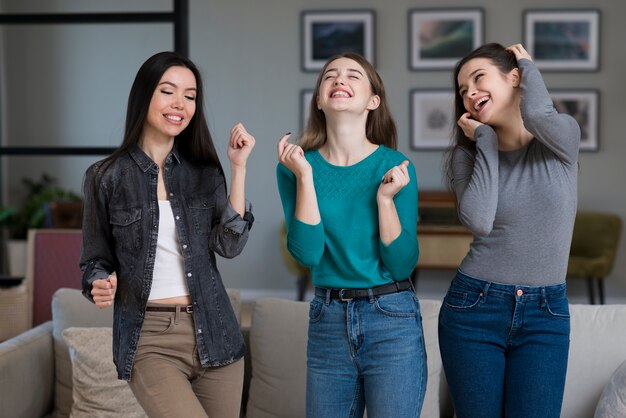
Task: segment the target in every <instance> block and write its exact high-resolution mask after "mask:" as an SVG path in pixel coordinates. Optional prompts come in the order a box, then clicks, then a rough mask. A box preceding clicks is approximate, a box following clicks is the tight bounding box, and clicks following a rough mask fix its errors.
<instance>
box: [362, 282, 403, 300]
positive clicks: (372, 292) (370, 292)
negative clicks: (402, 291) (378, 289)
mask: <svg viewBox="0 0 626 418" xmlns="http://www.w3.org/2000/svg"><path fill="white" fill-rule="evenodd" d="M397 288H398V284H397V283H396V289H397ZM367 297H368V298H369V300H370V303H374V291H373V290H372V289H371V288H370V289H367Z"/></svg>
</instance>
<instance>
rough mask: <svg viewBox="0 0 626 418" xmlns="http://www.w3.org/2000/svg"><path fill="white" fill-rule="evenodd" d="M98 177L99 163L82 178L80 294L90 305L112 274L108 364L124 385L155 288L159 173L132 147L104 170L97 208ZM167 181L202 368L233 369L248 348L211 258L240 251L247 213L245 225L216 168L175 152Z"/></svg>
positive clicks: (249, 221) (247, 218) (166, 173)
mask: <svg viewBox="0 0 626 418" xmlns="http://www.w3.org/2000/svg"><path fill="white" fill-rule="evenodd" d="M99 169H100V162H98V163H95V164H94V165H92V166H91V167H89V168H88V169H87V172H86V175H85V186H84V199H85V208H84V218H83V246H82V254H81V259H80V268H81V270H82V271H83V278H82V284H83V294H84V295H85V297H87V298H88V299H89V300H91V301H92V302H93V298H92V297H91V288H92V283H93V281H94V280H96V279H100V278H105V277H107V276H108V275H109V274H110V273H111V272H113V271H115V272H116V274H117V277H118V281H117V283H118V284H117V292H116V294H115V304H114V308H113V309H114V312H113V317H114V322H113V359H114V361H115V364H116V366H117V372H118V377H119V378H120V379H125V380H129V379H130V376H131V370H132V366H133V360H134V357H135V352H136V350H137V342H138V341H139V334H140V332H141V326H142V324H143V320H144V312H145V309H146V304H147V302H148V296H149V294H150V288H151V285H152V273H153V270H154V259H155V253H156V244H157V236H158V231H159V207H158V202H157V176H158V170H159V168H158V166H157V164H156V163H154V162H153V161H152V160H151V159H150V158H149V157H148V156H147V155H146V154H145V153H144V152H143V151H142V150H141V149H140V148H139V147H135V148H134V149H133V150H132V151H130V152H129V153H128V154H126V155H123V156H121V157H119V158H118V159H117V160H116V161H115V162H113V163H112V164H111V166H110V167H109V168H108V169H107V170H106V172H105V174H104V175H103V176H102V178H101V179H100V180H99V184H98V194H97V196H98V197H97V199H98V202H95V201H94V200H95V199H94V196H95V195H94V194H93V188H94V181H93V180H94V176H96V175H97V174H98V171H99ZM164 180H165V187H166V189H167V192H168V194H169V200H170V203H171V205H172V211H173V212H174V218H175V221H176V227H177V232H178V239H179V241H180V248H181V251H182V254H183V259H184V271H185V274H186V276H187V284H188V286H189V292H190V294H191V298H192V300H193V308H194V323H195V327H196V341H197V345H198V354H199V356H200V362H201V363H202V366H203V367H211V366H221V365H225V364H229V363H232V362H234V361H236V360H238V359H240V358H241V357H243V355H244V351H245V345H244V341H243V337H242V335H241V332H240V330H239V325H238V323H237V319H236V317H235V314H234V312H233V309H232V307H231V304H230V301H229V299H228V295H227V294H226V289H225V288H224V284H223V283H222V279H221V277H220V274H219V272H218V271H217V267H216V263H215V253H218V254H219V255H221V256H223V257H227V258H231V257H234V256H236V255H237V254H239V253H240V252H241V251H242V250H243V247H244V245H245V243H246V241H247V239H248V231H249V229H250V227H251V226H252V222H253V217H252V214H251V213H250V211H249V205H248V204H246V214H245V215H244V217H243V218H242V217H241V216H240V215H239V214H238V213H237V212H236V211H235V210H234V209H232V207H231V206H230V204H229V202H228V199H227V196H226V190H225V185H224V180H223V176H222V175H220V174H219V173H218V170H217V168H216V167H214V166H198V165H194V164H192V163H190V162H189V161H187V160H185V159H184V158H183V157H182V156H181V155H179V153H178V152H177V149H176V147H174V149H173V150H172V152H171V153H170V155H169V156H168V157H167V159H166V164H165V170H164Z"/></svg>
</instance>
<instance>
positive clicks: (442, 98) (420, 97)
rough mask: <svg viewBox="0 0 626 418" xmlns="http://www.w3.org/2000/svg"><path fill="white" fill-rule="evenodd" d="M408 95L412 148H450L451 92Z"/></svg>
mask: <svg viewBox="0 0 626 418" xmlns="http://www.w3.org/2000/svg"><path fill="white" fill-rule="evenodd" d="M410 95H411V96H410V101H411V103H410V109H411V114H410V115H411V148H412V149H415V150H442V149H445V148H447V147H448V146H449V145H450V144H451V138H452V127H453V126H454V92H453V91H452V90H450V89H433V90H424V89H413V90H411V93H410Z"/></svg>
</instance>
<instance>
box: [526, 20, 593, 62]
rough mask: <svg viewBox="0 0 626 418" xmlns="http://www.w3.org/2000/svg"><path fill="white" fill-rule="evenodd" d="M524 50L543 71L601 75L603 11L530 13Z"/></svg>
mask: <svg viewBox="0 0 626 418" xmlns="http://www.w3.org/2000/svg"><path fill="white" fill-rule="evenodd" d="M524 46H525V48H526V49H527V50H528V52H529V53H530V56H531V57H532V58H533V61H535V63H536V64H537V67H538V68H540V69H542V70H548V71H598V70H599V68H600V11H599V10H571V11H568V10H559V11H555V10H527V11H525V12H524Z"/></svg>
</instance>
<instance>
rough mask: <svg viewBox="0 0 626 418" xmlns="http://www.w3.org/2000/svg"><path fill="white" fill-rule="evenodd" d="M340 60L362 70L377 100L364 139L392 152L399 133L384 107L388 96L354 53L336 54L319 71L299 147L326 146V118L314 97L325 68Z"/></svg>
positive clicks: (359, 57) (364, 62)
mask: <svg viewBox="0 0 626 418" xmlns="http://www.w3.org/2000/svg"><path fill="white" fill-rule="evenodd" d="M339 58H348V59H351V60H353V61H355V62H356V63H357V64H359V65H360V66H361V67H363V69H364V70H365V73H366V75H367V78H368V79H369V81H370V87H371V89H372V93H373V94H375V95H378V97H380V105H379V106H378V108H376V109H374V110H370V112H369V114H368V115H367V122H366V127H365V133H366V135H367V139H369V140H370V141H371V142H372V143H374V144H378V145H384V146H386V147H388V148H391V149H396V148H397V146H398V145H397V142H398V132H397V129H396V123H395V122H394V120H393V117H392V116H391V112H390V111H389V105H388V104H387V95H386V93H385V86H384V85H383V80H382V79H381V78H380V75H378V73H377V72H376V69H374V67H373V66H372V64H370V63H369V61H367V60H366V59H365V58H364V57H363V56H361V55H359V54H356V53H354V52H344V53H342V54H338V55H335V56H333V57H331V58H329V59H328V61H326V64H324V67H323V68H322V71H320V73H319V76H318V77H317V82H316V83H315V90H313V97H312V98H311V104H310V111H309V118H308V122H307V125H306V128H305V129H304V132H303V133H302V136H301V137H300V139H299V141H298V144H299V145H300V146H301V147H302V149H303V150H305V151H307V150H310V149H318V148H319V147H321V146H322V145H324V144H325V143H326V116H325V115H324V112H322V111H321V110H320V109H318V108H317V96H319V94H320V84H322V80H323V77H324V73H325V72H326V69H327V68H328V65H329V64H330V63H332V62H333V61H335V60H337V59H339Z"/></svg>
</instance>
